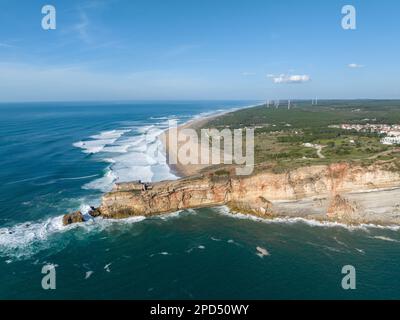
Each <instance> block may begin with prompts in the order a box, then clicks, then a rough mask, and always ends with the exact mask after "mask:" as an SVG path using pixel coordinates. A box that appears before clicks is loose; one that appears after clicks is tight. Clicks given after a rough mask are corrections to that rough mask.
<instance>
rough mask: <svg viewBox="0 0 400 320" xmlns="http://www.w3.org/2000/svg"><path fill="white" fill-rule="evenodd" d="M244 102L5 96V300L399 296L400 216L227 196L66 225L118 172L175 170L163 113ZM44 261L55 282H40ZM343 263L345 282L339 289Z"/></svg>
mask: <svg viewBox="0 0 400 320" xmlns="http://www.w3.org/2000/svg"><path fill="white" fill-rule="evenodd" d="M253 103H254V102H249V101H240V102H231V101H218V102H213V101H208V102H164V103H162V102H157V103H150V102H146V103H140V102H135V103H121V104H112V105H110V104H106V103H74V104H62V103H58V104H50V103H47V104H11V105H0V114H1V117H0V125H1V126H0V179H1V180H0V181H2V183H1V185H0V271H1V272H0V283H1V286H0V298H7V299H14V298H52V299H61V298H78V299H89V298H96V299H106V298H132V299H148V298H150V299H152V298H157V299H169V298H183V299H191V298H201V299H205V298H207V299H214V298H220V299H221V298H225V299H229V298H244V299H247V298H254V299H266V298H268V299H278V298H288V299H299V298H302V299H307V298H343V299H347V298H400V280H399V279H400V277H399V276H400V275H399V271H398V269H399V268H398V266H399V262H400V258H399V255H398V252H399V249H400V235H399V230H398V228H384V229H383V228H378V227H374V226H363V227H359V228H345V227H344V226H341V225H333V224H320V223H316V222H307V221H304V220H301V219H292V220H290V219H281V220H276V221H274V222H271V221H260V220H257V219H254V218H251V217H246V216H240V215H239V216H233V215H231V214H230V213H229V212H227V210H226V209H225V208H213V209H201V210H189V211H183V212H180V213H175V214H171V215H168V216H166V217H156V218H151V219H143V218H140V217H139V218H132V219H127V220H124V221H104V220H102V219H97V220H95V221H91V222H89V223H87V224H85V225H77V226H72V227H68V228H64V227H62V226H61V215H62V214H64V213H66V212H69V211H73V210H77V209H82V210H84V209H85V208H87V206H88V205H97V204H98V202H99V198H100V196H101V194H102V192H104V191H107V190H109V188H110V187H111V186H112V184H113V183H114V182H116V181H129V180H135V179H142V180H152V181H158V180H163V179H167V178H174V175H173V173H171V172H170V171H169V169H168V167H167V166H166V165H165V159H164V158H163V155H162V153H155V152H154V151H155V150H157V149H159V148H160V145H159V141H158V140H157V139H156V135H157V133H158V132H159V130H162V129H164V128H165V127H166V123H167V122H166V121H168V120H169V119H177V120H179V121H180V122H184V121H187V120H189V119H191V118H192V117H193V116H195V115H198V114H201V113H207V112H212V111H215V110H218V109H224V110H227V109H230V108H235V107H239V106H246V105H250V104H253ZM145 133H147V135H146V137H147V140H144V134H145ZM257 248H259V249H262V250H261V251H260V250H259V249H257ZM263 250H266V252H267V253H268V254H267V255H264V254H261V255H260V252H265V251H263ZM49 263H51V264H54V265H56V266H57V267H56V273H57V289H56V290H54V291H45V290H43V289H42V288H41V280H42V277H43V274H41V270H42V267H43V265H46V264H49ZM349 264H350V265H353V266H354V267H355V268H356V270H357V290H354V291H345V290H343V289H342V288H341V280H342V277H343V275H342V274H341V269H342V267H343V266H344V265H349Z"/></svg>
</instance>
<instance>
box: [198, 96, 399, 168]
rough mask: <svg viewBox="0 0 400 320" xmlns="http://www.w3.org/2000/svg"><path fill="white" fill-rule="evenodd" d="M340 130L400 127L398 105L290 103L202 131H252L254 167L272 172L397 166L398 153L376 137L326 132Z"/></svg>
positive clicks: (240, 114)
mask: <svg viewBox="0 0 400 320" xmlns="http://www.w3.org/2000/svg"><path fill="white" fill-rule="evenodd" d="M341 124H363V125H366V124H388V125H394V124H400V101H399V100H351V101H339V100H330V101H328V100H325V101H321V102H319V103H318V105H312V104H311V102H310V101H294V102H293V101H292V104H291V108H290V109H288V108H287V105H283V104H281V105H280V107H279V108H275V107H274V106H272V105H270V107H269V108H268V107H267V106H266V105H262V106H258V107H254V108H249V109H242V110H238V111H235V112H231V113H228V114H225V115H222V116H220V117H217V118H214V119H212V120H211V121H209V122H208V123H207V124H205V125H204V127H207V128H216V129H219V130H222V129H224V128H230V129H238V128H245V127H254V128H256V130H255V162H256V164H262V163H274V164H275V165H277V167H278V168H276V170H282V169H285V168H293V167H299V166H305V165H306V166H307V165H313V164H328V163H332V162H338V161H357V162H361V163H362V164H370V163H372V162H374V161H394V162H396V163H397V162H400V152H399V151H400V150H399V148H398V147H396V146H389V145H384V144H382V143H381V142H380V140H381V138H382V137H383V136H382V135H380V134H379V133H375V132H364V131H356V130H344V129H341V128H339V127H332V126H339V125H341ZM395 167H396V168H397V167H398V165H396V166H395Z"/></svg>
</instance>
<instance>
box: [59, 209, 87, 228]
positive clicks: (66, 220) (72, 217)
mask: <svg viewBox="0 0 400 320" xmlns="http://www.w3.org/2000/svg"><path fill="white" fill-rule="evenodd" d="M84 221H85V219H84V218H83V215H82V212H80V211H75V212H73V213H69V214H66V215H65V216H64V217H63V225H64V226H67V225H70V224H74V223H80V222H84Z"/></svg>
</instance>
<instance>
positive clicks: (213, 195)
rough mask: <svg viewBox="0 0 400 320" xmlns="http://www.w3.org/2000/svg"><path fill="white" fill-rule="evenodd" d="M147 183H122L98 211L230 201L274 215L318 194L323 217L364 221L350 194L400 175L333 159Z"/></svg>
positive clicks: (148, 210) (240, 208) (132, 212)
mask: <svg viewBox="0 0 400 320" xmlns="http://www.w3.org/2000/svg"><path fill="white" fill-rule="evenodd" d="M146 187H147V188H146V190H137V188H135V190H130V189H129V184H124V185H119V186H117V187H116V188H115V189H114V191H112V192H110V193H108V194H106V195H104V197H103V200H102V204H101V207H100V208H99V209H98V211H99V212H100V213H101V215H102V216H103V217H105V218H125V217H129V216H151V215H157V214H162V213H168V212H174V211H178V210H181V209H188V208H201V207H210V206H219V205H228V206H229V207H230V208H231V209H232V210H233V211H237V212H244V213H249V214H254V215H257V216H262V217H271V216H280V215H286V214H287V212H285V210H286V209H285V208H286V207H285V206H283V205H281V204H280V203H282V202H288V201H289V202H290V201H292V202H293V201H303V200H304V199H309V198H318V199H319V200H318V201H317V200H315V199H314V201H313V203H312V206H311V207H310V208H309V211H312V210H314V211H315V212H317V213H319V214H320V215H319V218H322V219H331V220H335V221H344V222H352V221H361V220H363V222H364V220H371V219H370V218H368V219H362V218H361V215H360V210H362V209H363V207H362V205H358V204H357V203H354V202H352V201H349V200H347V199H346V195H347V194H351V193H354V192H362V191H371V190H374V189H388V188H396V187H400V174H399V173H398V172H395V171H389V170H384V169H383V168H380V167H379V166H377V165H373V166H370V167H361V166H356V165H349V164H333V165H329V166H312V167H304V168H300V169H296V170H293V171H290V172H287V173H282V174H274V173H272V172H261V173H257V174H254V175H252V176H249V177H237V176H230V175H229V174H226V175H220V174H219V175H218V174H217V173H205V174H203V175H198V176H195V177H190V178H185V179H181V180H177V181H167V182H160V183H155V184H152V185H150V186H146ZM292 211H293V210H292ZM292 215H293V213H292ZM372 220H373V219H372Z"/></svg>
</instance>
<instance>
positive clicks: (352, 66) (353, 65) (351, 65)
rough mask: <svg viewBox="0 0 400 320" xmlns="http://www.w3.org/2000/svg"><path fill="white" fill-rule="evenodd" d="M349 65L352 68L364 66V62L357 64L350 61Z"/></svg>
mask: <svg viewBox="0 0 400 320" xmlns="http://www.w3.org/2000/svg"><path fill="white" fill-rule="evenodd" d="M347 66H348V67H349V68H352V69H358V68H364V66H363V65H362V64H357V63H350V64H348V65H347Z"/></svg>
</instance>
